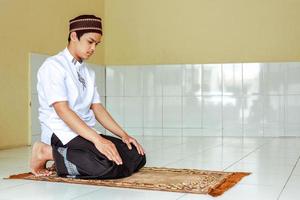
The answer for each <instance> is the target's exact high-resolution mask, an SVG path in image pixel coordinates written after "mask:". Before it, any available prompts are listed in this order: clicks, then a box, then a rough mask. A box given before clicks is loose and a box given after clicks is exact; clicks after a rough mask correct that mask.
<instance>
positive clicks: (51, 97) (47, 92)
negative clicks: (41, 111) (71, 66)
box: [38, 62, 68, 106]
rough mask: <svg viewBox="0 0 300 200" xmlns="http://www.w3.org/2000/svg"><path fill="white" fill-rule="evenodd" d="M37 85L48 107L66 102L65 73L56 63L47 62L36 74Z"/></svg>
mask: <svg viewBox="0 0 300 200" xmlns="http://www.w3.org/2000/svg"><path fill="white" fill-rule="evenodd" d="M38 83H39V84H40V87H41V90H42V91H43V93H44V96H45V98H46V101H47V103H48V105H49V106H52V104H53V103H55V102H58V101H67V100H68V95H67V89H66V83H65V71H64V70H63V69H62V68H61V67H60V66H59V65H57V64H56V63H52V62H47V63H45V64H44V66H42V69H41V70H40V71H39V73H38Z"/></svg>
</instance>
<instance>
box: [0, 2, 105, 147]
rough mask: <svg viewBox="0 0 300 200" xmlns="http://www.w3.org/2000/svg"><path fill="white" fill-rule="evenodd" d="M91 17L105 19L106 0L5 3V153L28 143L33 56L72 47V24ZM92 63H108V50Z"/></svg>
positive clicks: (0, 107) (1, 140)
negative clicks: (69, 38)
mask: <svg viewBox="0 0 300 200" xmlns="http://www.w3.org/2000/svg"><path fill="white" fill-rule="evenodd" d="M83 13H91V14H96V15H99V16H102V18H104V0H85V1H82V0H63V1H61V0H47V1H45V0H43V1H41V0H1V1H0V27H1V31H0V40H1V48H0V60H1V63H0V75H1V78H0V88H1V94H0V149H2V148H9V147H14V146H21V145H26V144H28V141H29V137H30V135H31V134H30V132H29V130H30V118H29V111H30V107H29V102H30V95H29V94H30V91H29V89H30V88H29V80H30V77H29V53H30V52H36V53H43V54H49V55H52V54H54V53H56V52H58V51H60V50H62V49H63V48H64V47H65V46H66V44H67V36H68V30H67V29H68V20H69V19H70V18H73V17H75V16H77V15H78V14H83ZM91 62H93V63H97V64H103V63H104V47H103V46H102V47H100V48H98V53H97V54H95V55H94V56H93V58H92V59H91Z"/></svg>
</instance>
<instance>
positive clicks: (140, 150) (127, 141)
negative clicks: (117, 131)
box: [122, 134, 145, 155]
mask: <svg viewBox="0 0 300 200" xmlns="http://www.w3.org/2000/svg"><path fill="white" fill-rule="evenodd" d="M122 141H123V142H124V143H125V144H127V146H128V148H129V149H130V150H131V149H132V146H131V144H133V145H134V146H135V147H136V149H137V151H138V153H139V154H140V155H144V154H145V151H144V149H143V147H142V146H141V145H140V144H139V143H138V142H137V141H136V139H134V138H133V137H131V136H129V135H127V134H126V135H125V136H123V137H122Z"/></svg>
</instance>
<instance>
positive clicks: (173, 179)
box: [8, 167, 250, 196]
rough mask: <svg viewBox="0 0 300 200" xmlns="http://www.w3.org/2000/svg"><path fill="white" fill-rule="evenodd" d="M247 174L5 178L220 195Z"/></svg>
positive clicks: (151, 170)
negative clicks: (100, 178) (98, 177)
mask: <svg viewBox="0 0 300 200" xmlns="http://www.w3.org/2000/svg"><path fill="white" fill-rule="evenodd" d="M249 174H250V173H244V172H222V171H206V170H197V169H173V168H157V167H144V168H142V169H141V170H140V171H139V172H137V173H135V174H133V175H132V176H130V177H127V178H122V179H109V180H98V179H97V180H95V179H74V178H61V177H58V176H57V175H56V173H55V172H54V173H53V174H52V175H51V176H49V177H46V176H40V177H36V176H34V175H32V174H31V173H23V174H18V175H12V176H10V177H9V178H8V179H27V180H37V181H50V182H63V183H76V184H86V185H99V186H109V187H123V188H133V189H146V190H160V191H169V192H181V193H194V194H209V195H211V196H219V195H221V194H223V193H224V192H225V191H226V190H228V189H229V188H231V187H233V186H234V185H235V184H236V183H237V182H239V181H240V180H241V179H242V178H243V177H244V176H247V175H249Z"/></svg>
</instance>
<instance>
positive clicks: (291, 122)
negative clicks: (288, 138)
mask: <svg viewBox="0 0 300 200" xmlns="http://www.w3.org/2000/svg"><path fill="white" fill-rule="evenodd" d="M286 101H287V102H286V125H287V127H291V129H293V128H294V127H299V128H300V116H299V113H300V95H289V96H287V97H286Z"/></svg>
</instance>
